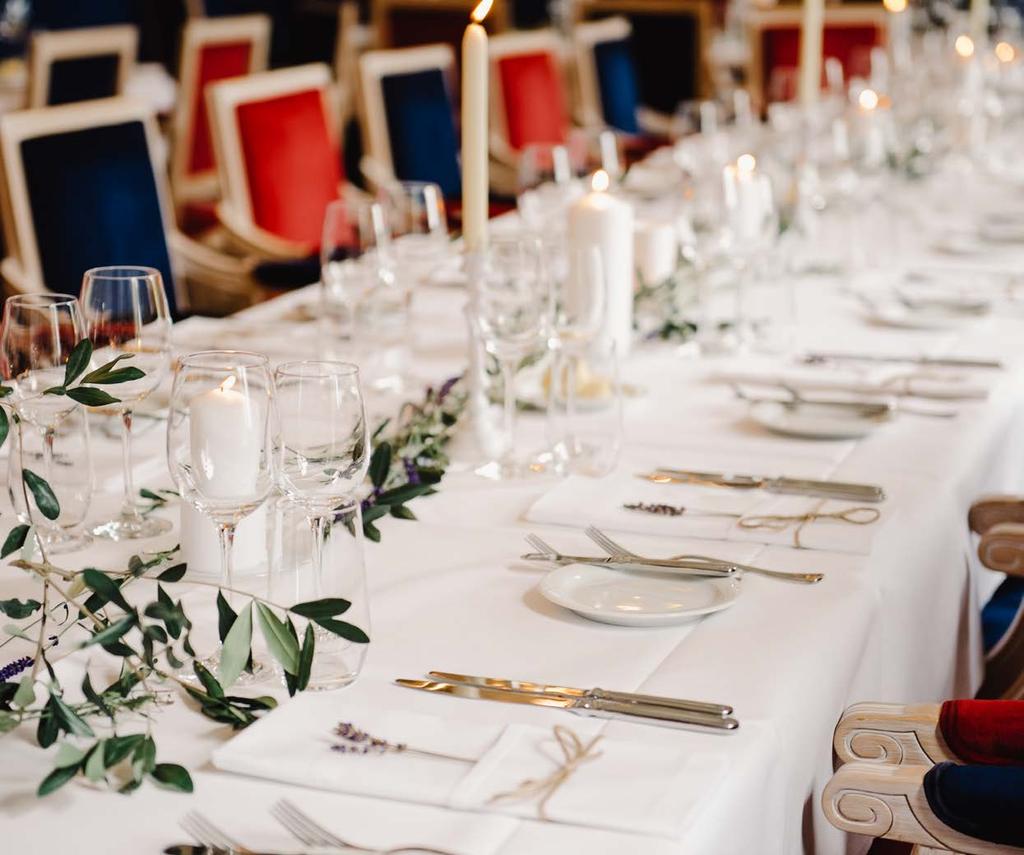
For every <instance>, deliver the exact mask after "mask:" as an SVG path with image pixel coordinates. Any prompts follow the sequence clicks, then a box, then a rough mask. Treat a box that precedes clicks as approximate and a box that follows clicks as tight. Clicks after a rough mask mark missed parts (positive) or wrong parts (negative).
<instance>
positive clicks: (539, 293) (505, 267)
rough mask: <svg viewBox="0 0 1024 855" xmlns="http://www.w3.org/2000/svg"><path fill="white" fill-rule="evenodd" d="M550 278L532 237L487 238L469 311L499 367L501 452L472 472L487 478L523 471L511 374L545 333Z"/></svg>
mask: <svg viewBox="0 0 1024 855" xmlns="http://www.w3.org/2000/svg"><path fill="white" fill-rule="evenodd" d="M552 311H553V301H552V295H551V283H550V280H549V279H548V276H547V272H546V269H545V265H544V255H543V249H542V245H541V242H540V240H539V239H537V238H515V237H496V238H492V239H491V242H490V245H489V246H488V248H487V251H486V253H485V257H484V263H483V266H482V270H481V274H480V277H479V279H478V281H477V285H476V293H475V294H474V297H473V306H472V314H473V318H474V322H475V324H476V327H477V331H478V333H479V335H480V340H481V341H482V343H483V346H484V349H485V350H486V351H487V353H489V354H490V355H492V356H493V357H495V359H497V361H498V364H499V365H500V368H501V378H502V388H503V394H504V407H503V414H504V418H503V433H504V452H503V453H502V455H501V457H500V459H499V460H497V461H494V462H493V463H490V464H488V465H487V466H485V467H483V468H482V469H480V470H478V472H479V473H480V474H482V475H485V476H487V477H493V478H517V477H522V476H523V475H526V474H528V473H529V472H531V471H534V470H532V469H531V467H530V465H529V463H528V462H524V461H521V460H519V459H518V458H517V456H516V373H517V371H518V369H519V366H520V363H521V362H522V361H523V360H524V359H525V358H527V357H528V356H530V355H531V354H533V353H535V352H536V351H537V350H538V349H539V348H540V347H541V346H543V344H544V342H545V341H546V340H547V339H548V337H549V336H550V334H551V322H552Z"/></svg>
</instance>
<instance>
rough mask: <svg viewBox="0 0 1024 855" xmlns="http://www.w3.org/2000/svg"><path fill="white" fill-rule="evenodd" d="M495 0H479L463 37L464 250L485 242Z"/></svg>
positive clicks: (479, 247)
mask: <svg viewBox="0 0 1024 855" xmlns="http://www.w3.org/2000/svg"><path fill="white" fill-rule="evenodd" d="M493 2H494V0H481V2H480V4H479V5H478V6H477V7H476V8H475V9H474V10H473V13H472V15H471V18H472V20H471V21H470V24H469V26H468V27H466V32H465V34H464V35H463V37H462V239H463V243H464V245H465V248H466V252H478V251H479V250H482V249H484V248H485V247H486V246H487V197H488V178H487V158H488V146H487V139H488V134H487V124H488V107H487V89H488V73H487V72H488V58H487V31H486V30H484V28H483V26H482V25H481V22H482V21H483V19H484V18H485V17H486V16H487V13H488V12H489V11H490V9H491V3H493Z"/></svg>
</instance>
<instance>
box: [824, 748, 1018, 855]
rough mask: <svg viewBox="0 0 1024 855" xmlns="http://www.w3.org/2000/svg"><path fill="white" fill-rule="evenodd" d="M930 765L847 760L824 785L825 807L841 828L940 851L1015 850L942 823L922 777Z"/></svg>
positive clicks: (1003, 854)
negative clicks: (900, 764) (968, 835)
mask: <svg viewBox="0 0 1024 855" xmlns="http://www.w3.org/2000/svg"><path fill="white" fill-rule="evenodd" d="M927 772H928V767H925V766H880V765H878V764H875V763H848V764H847V765H845V766H843V767H842V768H841V769H839V771H838V772H836V773H835V775H833V776H832V780H830V781H829V782H828V784H826V785H825V790H824V792H823V793H822V795H821V807H822V810H823V811H824V813H825V818H826V819H828V821H829V822H830V823H832V825H834V826H835V827H836V828H838V829H840V830H841V831H847V832H850V833H851V834H866V835H868V836H869V837H884V838H886V839H887V840H902V841H904V842H906V843H915V844H917V845H918V846H926V847H930V848H931V849H933V850H938V851H939V852H960V853H965V855H1011V853H1021V852H1024V850H1021V849H1019V848H1017V847H1015V846H1005V845H1001V844H996V843H988V842H986V841H983V840H977V839H975V838H973V837H966V836H965V835H963V834H961V833H960V832H958V831H954V830H953V829H952V828H950V827H949V826H948V825H946V824H945V823H943V822H941V821H940V820H939V819H938V818H937V817H936V816H935V814H934V813H932V809H931V807H930V806H929V805H928V800H927V798H926V797H925V794H924V787H923V784H922V781H923V779H924V776H925V774H926V773H927Z"/></svg>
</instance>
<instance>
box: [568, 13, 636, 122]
mask: <svg viewBox="0 0 1024 855" xmlns="http://www.w3.org/2000/svg"><path fill="white" fill-rule="evenodd" d="M632 35H633V28H632V26H631V25H630V23H629V21H628V20H627V19H626V18H623V17H622V16H621V15H616V16H614V17H611V18H602V19H600V20H597V21H581V22H580V23H578V24H577V25H576V26H575V28H574V29H573V34H572V37H573V52H574V55H575V57H574V58H575V61H576V86H577V99H578V101H577V103H578V120H579V122H580V124H582V125H583V126H584V127H586V128H614V129H615V130H618V131H622V132H623V133H627V134H635V133H639V131H640V125H639V122H638V121H637V111H638V108H639V106H640V92H639V88H638V86H637V77H636V66H635V64H634V61H633V55H632V49H631V47H630V39H631V37H632Z"/></svg>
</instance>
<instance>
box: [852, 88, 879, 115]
mask: <svg viewBox="0 0 1024 855" xmlns="http://www.w3.org/2000/svg"><path fill="white" fill-rule="evenodd" d="M857 103H858V104H860V106H861V109H863V110H874V109H875V107H877V106H878V93H877V92H875V90H874V89H864V90H862V91H861V93H860V95H858V96H857Z"/></svg>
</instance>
